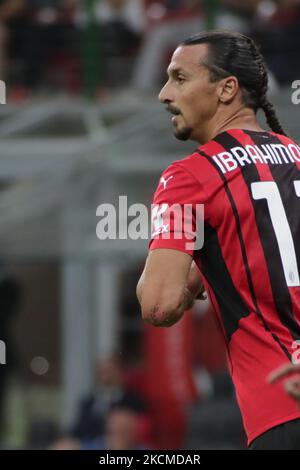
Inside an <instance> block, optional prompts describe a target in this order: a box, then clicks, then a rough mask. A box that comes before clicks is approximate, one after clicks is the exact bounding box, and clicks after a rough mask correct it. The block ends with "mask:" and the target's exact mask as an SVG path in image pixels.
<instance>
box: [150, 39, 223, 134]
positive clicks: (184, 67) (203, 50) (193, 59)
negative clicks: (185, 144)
mask: <svg viewBox="0 0 300 470" xmlns="http://www.w3.org/2000/svg"><path fill="white" fill-rule="evenodd" d="M207 52H208V48H207V45H206V44H197V45H193V46H180V47H178V48H177V49H176V50H175V52H174V54H173V56H172V59H171V63H170V65H169V67H168V77H169V79H168V81H167V83H166V84H165V86H164V87H163V88H162V90H161V92H160V94H159V100H160V102H161V103H164V104H166V105H167V110H168V111H170V112H171V113H172V114H173V117H172V123H173V126H174V128H175V132H174V133H175V136H176V137H177V138H178V139H180V140H187V139H193V140H196V141H198V142H201V135H202V133H203V128H207V126H208V125H209V121H210V120H211V119H212V117H213V116H214V115H215V113H216V110H217V107H218V104H219V100H218V95H217V92H216V90H217V86H218V84H217V83H213V82H211V81H210V78H209V71H208V70H207V68H206V67H205V66H204V65H201V60H204V59H205V58H206V57H207Z"/></svg>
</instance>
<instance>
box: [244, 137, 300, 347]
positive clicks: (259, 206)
mask: <svg viewBox="0 0 300 470" xmlns="http://www.w3.org/2000/svg"><path fill="white" fill-rule="evenodd" d="M245 133H246V134H247V135H249V136H250V137H251V139H252V141H253V143H254V144H255V145H260V144H266V139H265V137H262V135H263V134H259V133H251V132H249V133H248V132H247V131H245ZM267 143H281V142H280V141H279V140H277V139H276V137H275V136H272V135H271V134H270V140H269V139H268V141H267ZM235 145H236V141H235ZM246 166H247V168H246ZM246 166H245V167H243V169H242V173H243V177H244V179H245V181H246V183H247V185H248V188H249V192H250V197H251V200H252V201H253V206H254V210H255V215H256V224H257V228H258V231H259V236H260V239H261V243H262V247H263V250H264V253H265V259H266V264H267V268H268V272H269V278H270V283H271V288H272V292H273V298H274V303H275V306H276V309H277V312H278V315H279V318H280V320H281V322H282V324H283V325H284V326H285V327H286V328H288V330H289V332H290V334H291V336H292V338H293V339H294V340H297V339H299V338H300V326H299V324H298V323H297V321H296V320H295V318H294V316H293V306H292V301H291V296H290V292H289V288H288V286H287V283H286V279H285V276H284V270H283V266H282V261H281V256H280V252H279V247H278V242H277V239H276V235H275V232H274V228H273V225H272V221H271V217H270V212H269V209H268V204H267V201H266V200H258V201H257V200H255V199H254V198H253V197H252V195H251V191H250V185H251V183H252V182H255V181H260V178H259V173H258V171H257V169H256V166H255V165H246ZM268 167H269V169H270V171H271V174H272V176H273V179H274V181H275V183H277V185H278V188H279V192H280V194H281V198H282V202H283V205H284V208H285V211H286V215H287V218H288V221H289V223H290V226H291V228H292V232H293V233H299V234H300V227H299V220H300V218H299V212H300V199H299V198H298V197H297V195H296V192H295V190H294V188H293V187H291V188H290V191H289V189H288V187H287V176H289V178H288V180H291V177H290V175H291V174H293V175H295V179H297V178H298V179H300V172H299V170H298V168H297V166H296V165H295V164H294V163H291V164H282V165H280V164H274V165H273V164H268ZM297 199H298V201H297ZM296 204H298V206H299V212H298V213H296V212H295V207H297V205H296ZM297 219H298V227H295V224H297ZM293 224H294V225H293ZM296 245H297V244H296V243H295V248H296ZM296 249H297V251H298V257H297V261H298V265H299V266H300V263H299V261H300V248H299V246H297V248H296Z"/></svg>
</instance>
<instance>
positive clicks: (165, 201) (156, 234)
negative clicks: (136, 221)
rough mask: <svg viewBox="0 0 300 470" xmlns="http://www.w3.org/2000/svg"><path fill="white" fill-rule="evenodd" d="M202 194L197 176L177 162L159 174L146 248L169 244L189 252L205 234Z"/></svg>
mask: <svg viewBox="0 0 300 470" xmlns="http://www.w3.org/2000/svg"><path fill="white" fill-rule="evenodd" d="M203 199H204V195H203V191H202V188H201V185H200V183H199V182H198V180H197V179H196V178H195V177H194V176H193V175H192V174H191V173H190V172H189V171H188V170H186V169H185V168H184V167H182V166H181V165H180V164H179V163H173V164H171V165H170V166H169V167H168V168H167V169H166V170H165V171H164V172H163V174H162V175H161V178H160V180H159V183H158V186H157V189H156V192H155V194H154V198H153V204H152V206H151V241H150V243H149V249H150V250H155V249H158V248H170V249H175V250H179V251H183V252H185V253H187V254H189V255H191V256H193V255H194V251H195V250H196V249H201V248H202V244H203V236H204V230H203V227H204V224H203V221H204V200H203Z"/></svg>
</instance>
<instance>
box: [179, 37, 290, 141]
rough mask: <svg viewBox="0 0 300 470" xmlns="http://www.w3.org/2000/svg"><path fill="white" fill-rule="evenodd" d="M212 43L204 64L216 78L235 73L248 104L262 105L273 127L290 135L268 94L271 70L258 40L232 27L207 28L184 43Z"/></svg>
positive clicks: (212, 76)
mask: <svg viewBox="0 0 300 470" xmlns="http://www.w3.org/2000/svg"><path fill="white" fill-rule="evenodd" d="M194 44H208V46H209V53H208V56H207V59H206V60H204V61H202V64H203V65H204V66H205V67H206V68H207V69H208V70H209V72H210V78H211V80H212V81H218V80H221V79H222V78H225V77H229V76H230V75H234V76H235V77H236V78H237V79H238V82H239V85H240V87H241V91H242V95H243V100H244V104H245V105H246V106H248V107H251V108H253V109H254V111H255V112H256V111H257V110H258V109H259V108H261V109H262V110H263V111H264V113H265V116H266V121H267V123H268V125H269V126H270V128H271V129H272V130H273V131H274V132H276V133H278V134H283V135H286V133H285V131H284V130H283V128H282V126H281V124H280V122H279V119H278V117H277V115H276V112H275V109H274V106H273V104H272V103H270V101H269V100H268V98H267V91H268V71H267V68H266V65H265V62H264V59H263V56H262V55H261V53H260V51H259V49H258V47H257V46H256V44H255V42H254V41H253V40H252V39H251V38H249V37H247V36H245V35H243V34H240V33H236V32H232V31H208V32H207V31H205V32H202V33H199V34H195V35H194V36H191V37H190V38H188V39H186V40H185V41H183V42H182V43H181V44H180V45H183V46H191V45H194Z"/></svg>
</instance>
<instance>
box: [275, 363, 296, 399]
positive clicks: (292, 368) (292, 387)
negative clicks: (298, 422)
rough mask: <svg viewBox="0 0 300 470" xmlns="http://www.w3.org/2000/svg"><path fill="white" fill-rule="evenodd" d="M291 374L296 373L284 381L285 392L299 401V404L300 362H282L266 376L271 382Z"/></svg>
mask: <svg viewBox="0 0 300 470" xmlns="http://www.w3.org/2000/svg"><path fill="white" fill-rule="evenodd" d="M291 374H296V375H294V376H293V377H291V378H289V379H288V380H287V381H286V382H285V383H284V385H283V386H284V389H285V390H286V392H287V393H288V394H289V395H290V396H291V397H293V398H294V399H295V400H297V401H298V402H299V405H300V364H290V363H288V364H284V365H283V366H281V367H279V368H278V369H276V370H275V371H273V372H272V373H271V374H270V375H269V376H268V382H269V383H271V384H273V383H275V382H277V381H278V380H279V379H281V378H283V377H289V376H290V375H291Z"/></svg>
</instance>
